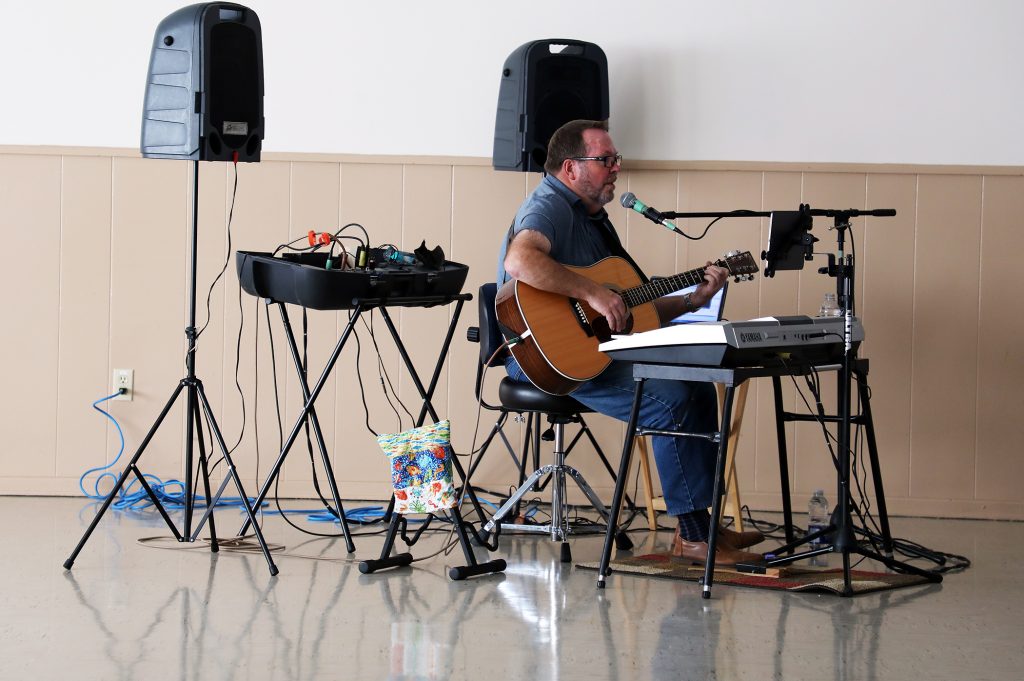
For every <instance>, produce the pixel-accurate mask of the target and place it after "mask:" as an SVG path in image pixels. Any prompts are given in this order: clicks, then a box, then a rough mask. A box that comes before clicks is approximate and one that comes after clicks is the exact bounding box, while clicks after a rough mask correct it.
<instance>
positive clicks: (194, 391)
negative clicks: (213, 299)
mask: <svg viewBox="0 0 1024 681" xmlns="http://www.w3.org/2000/svg"><path fill="white" fill-rule="evenodd" d="M192 177H193V186H192V234H191V251H192V252H191V266H190V268H189V269H190V271H189V274H190V279H189V323H188V326H186V327H185V336H186V338H187V339H188V352H187V354H186V355H185V367H186V376H185V377H184V378H182V379H181V381H180V382H179V383H178V387H177V388H175V389H174V392H173V393H172V394H171V398H170V399H169V400H168V401H167V404H166V405H164V408H163V411H161V412H160V415H159V416H158V417H157V418H156V421H155V422H154V423H153V425H152V427H151V428H150V429H149V432H148V433H146V437H145V438H144V439H143V440H142V444H141V445H139V448H138V450H137V451H136V452H135V455H134V456H132V459H131V461H129V462H128V465H127V466H125V468H124V470H123V471H122V472H121V475H120V476H119V477H118V479H117V482H116V483H115V484H114V488H113V489H112V490H110V494H108V495H107V498H106V499H104V501H103V505H102V506H100V510H99V511H98V512H97V513H96V517H94V518H93V519H92V522H91V523H90V524H89V527H88V529H86V531H85V534H83V535H82V538H81V540H79V542H78V546H76V547H75V550H74V551H72V552H71V555H70V556H69V557H68V559H67V560H65V561H64V569H65V570H70V569H71V566H72V565H74V564H75V559H76V558H77V557H78V554H79V553H81V551H82V549H83V548H84V547H85V544H86V542H87V541H89V537H90V536H91V535H92V533H93V530H95V529H96V526H97V525H99V522H100V519H101V518H102V517H103V514H104V513H106V511H107V509H108V508H110V504H111V503H112V502H113V501H114V497H116V496H117V494H118V492H120V491H121V489H122V488H123V487H124V484H125V482H126V481H127V479H128V476H129V475H132V474H134V475H135V477H136V478H137V479H138V481H139V483H140V484H141V485H142V489H144V490H145V491H146V494H147V495H148V496H149V499H150V501H152V502H153V506H154V507H155V508H156V510H157V512H159V513H160V517H161V518H163V520H164V522H165V523H167V527H168V528H170V530H171V534H172V535H174V538H175V539H176V540H178V541H179V542H186V541H187V542H190V543H194V542H195V541H196V539H197V538H198V537H199V533H200V532H201V531H202V529H203V525H205V524H206V521H207V520H209V521H210V551H211V552H213V553H217V552H218V551H219V550H220V549H219V546H218V545H217V532H216V529H215V527H214V522H213V509H214V507H215V506H216V505H217V502H219V501H220V498H221V495H223V494H224V490H225V489H226V488H227V485H228V483H229V482H234V484H235V489H236V490H237V491H238V496H239V498H240V500H241V503H242V506H244V507H245V513H246V515H247V516H248V520H247V521H246V527H248V526H249V525H250V524H251V525H252V527H253V530H254V532H255V534H256V541H257V542H259V545H260V550H261V551H262V552H263V557H264V558H266V560H267V566H268V567H269V568H270V574H271V576H274V575H276V574H277V573H278V569H277V566H276V565H275V564H274V560H273V559H272V558H271V557H270V550H269V549H268V548H267V542H266V541H265V540H264V539H263V532H262V530H261V529H260V526H259V524H258V523H257V522H256V516H255V514H254V510H255V509H257V508H259V505H260V501H256V502H255V503H253V504H251V505H250V504H249V498H248V496H246V494H245V489H244V488H243V487H242V480H241V479H240V478H239V477H238V471H237V469H236V468H235V464H234V462H233V461H232V460H231V453H230V452H229V451H228V448H227V445H225V444H224V437H223V436H222V435H221V432H220V428H219V427H218V425H217V419H216V418H214V416H213V410H212V409H211V408H210V402H209V400H207V399H206V391H205V390H203V382H202V381H201V380H199V379H198V378H196V340H197V339H198V337H199V333H198V332H197V331H196V262H197V260H198V236H199V161H194V162H193V166H192ZM186 389H187V397H186V402H187V404H186V418H185V471H186V474H185V475H186V477H185V494H184V502H185V517H184V522H183V526H182V530H181V531H180V532H179V531H178V528H177V527H176V526H175V524H174V522H173V521H172V520H171V517H170V516H169V515H168V514H167V511H166V509H164V506H163V504H161V503H160V499H159V498H158V497H157V495H156V493H155V492H153V488H152V487H150V486H149V483H148V482H146V477H145V476H144V475H143V474H142V472H141V471H140V470H139V467H138V462H139V459H141V458H142V454H143V452H145V451H146V447H147V446H148V445H149V442H150V440H152V439H153V436H154V435H156V432H157V430H159V429H160V426H161V425H162V424H163V421H164V419H165V418H166V417H167V414H168V412H170V410H171V407H172V406H173V405H174V403H175V402H176V401H177V400H178V396H179V395H181V392H182V390H186ZM200 404H201V405H202V407H203V413H204V414H205V415H206V420H207V422H208V423H209V424H210V429H211V430H212V432H213V436H214V438H215V439H216V440H217V446H218V447H219V448H220V453H221V456H223V457H224V461H225V462H226V463H227V468H228V474H227V476H226V477H225V478H224V481H223V482H222V483H221V486H220V488H219V489H218V490H217V493H216V494H215V495H213V496H212V497H211V496H210V475H209V470H208V468H207V461H208V458H207V456H206V444H205V442H204V440H203V428H202V419H201V418H200V416H199V405H200ZM193 434H194V435H195V436H196V438H197V439H198V445H199V473H201V474H202V477H203V487H204V490H205V493H206V513H205V514H203V517H202V519H201V520H200V521H199V523H198V524H197V525H196V528H195V530H194V531H193V530H192V529H191V527H192V512H193V510H194V507H195V491H194V485H193V478H192V476H193V472H192V467H193V465H192V453H193Z"/></svg>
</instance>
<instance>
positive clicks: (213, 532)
mask: <svg viewBox="0 0 1024 681" xmlns="http://www.w3.org/2000/svg"><path fill="white" fill-rule="evenodd" d="M192 389H193V388H192V386H189V390H192ZM190 401H191V403H192V405H193V409H192V415H193V417H194V419H195V423H196V436H197V437H198V439H199V466H200V472H201V473H202V476H203V490H204V491H205V492H206V508H207V509H209V510H208V513H209V515H210V551H212V552H213V553H217V552H218V551H220V547H219V546H218V545H217V528H216V526H215V525H214V524H213V507H214V505H215V503H216V502H214V501H213V499H212V498H211V497H210V469H209V467H208V465H207V463H208V462H207V457H206V441H205V440H204V439H203V424H202V421H201V420H200V418H199V405H198V404H197V403H196V400H194V399H193V400H190ZM218 498H219V497H218ZM193 541H194V540H193Z"/></svg>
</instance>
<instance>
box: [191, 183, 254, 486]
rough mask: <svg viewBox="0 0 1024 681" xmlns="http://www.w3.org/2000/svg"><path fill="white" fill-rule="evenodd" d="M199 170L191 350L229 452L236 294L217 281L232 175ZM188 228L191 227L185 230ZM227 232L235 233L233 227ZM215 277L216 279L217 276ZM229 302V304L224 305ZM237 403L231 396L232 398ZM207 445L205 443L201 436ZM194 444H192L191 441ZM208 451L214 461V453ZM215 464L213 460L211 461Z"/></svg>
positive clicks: (233, 432)
mask: <svg viewBox="0 0 1024 681" xmlns="http://www.w3.org/2000/svg"><path fill="white" fill-rule="evenodd" d="M197 167H198V168H199V240H198V245H199V248H198V251H197V267H198V272H199V278H198V282H197V287H196V325H197V327H198V328H199V329H201V330H202V333H201V335H200V336H199V339H198V342H197V345H196V373H197V374H198V376H199V378H200V379H201V380H202V381H203V390H204V391H205V393H206V397H207V399H208V400H209V401H210V406H211V407H212V409H213V413H214V415H215V416H216V418H217V420H218V424H219V426H220V428H221V430H222V431H223V433H222V434H223V436H224V439H225V440H226V441H227V445H228V447H230V446H231V445H232V444H234V442H235V441H236V440H237V436H238V431H239V428H240V427H241V423H234V422H231V421H228V420H227V419H224V418H223V414H224V403H225V399H229V398H227V390H228V389H229V386H230V390H231V391H232V393H234V387H235V386H234V354H235V353H234V344H233V343H232V344H231V348H232V351H231V359H230V360H229V359H228V355H226V354H225V352H224V347H225V342H226V338H227V337H228V336H230V335H231V334H230V332H229V331H228V330H227V329H225V327H224V312H225V305H227V304H231V305H232V306H233V307H237V306H238V301H237V298H238V295H237V294H238V289H235V288H232V289H231V291H230V292H231V294H232V295H231V297H230V298H229V297H228V286H229V284H228V282H229V281H230V277H227V276H225V275H226V274H227V273H226V271H225V275H221V270H222V269H223V268H224V267H225V265H226V264H227V265H230V264H231V263H230V261H231V259H232V256H231V254H230V253H228V239H227V236H228V208H229V206H228V203H229V202H230V200H231V186H232V185H233V184H234V183H233V182H231V181H229V175H232V176H233V175H234V168H235V166H234V165H233V164H231V163H200V164H198V166H197ZM189 227H190V228H191V223H190V224H189ZM232 227H233V228H234V229H233V230H232V231H233V232H235V233H237V224H233V225H232ZM218 275H219V276H218ZM229 301H230V302H229ZM235 398H236V399H237V395H235ZM203 437H204V438H205V439H206V440H207V441H208V438H206V436H205V435H204V436H203ZM197 441H198V440H197ZM211 444H212V447H211V448H212V449H213V450H214V451H215V452H216V453H217V456H218V457H219V455H220V448H219V447H218V446H217V445H216V444H215V443H211ZM215 460H216V459H215ZM223 468H224V466H218V467H217V470H216V476H217V478H218V479H219V476H220V475H222V474H223V470H222V469H223Z"/></svg>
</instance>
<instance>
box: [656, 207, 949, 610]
mask: <svg viewBox="0 0 1024 681" xmlns="http://www.w3.org/2000/svg"><path fill="white" fill-rule="evenodd" d="M801 210H802V211H803V210H806V213H807V215H808V216H820V217H829V218H833V219H834V224H835V230H836V243H837V255H833V254H831V253H830V254H829V255H828V259H829V264H828V266H827V267H823V268H821V269H820V270H819V272H820V273H822V274H827V275H828V276H830V277H833V278H835V279H836V292H837V298H838V299H839V305H840V309H841V310H842V315H843V318H844V320H845V323H844V325H843V361H842V365H841V368H840V371H839V386H838V396H837V410H838V416H837V417H835V418H832V419H829V420H830V421H834V422H836V423H837V424H838V426H837V427H838V434H837V438H836V439H837V441H838V446H839V456H838V462H837V468H838V470H837V479H838V488H839V489H838V491H839V505H838V507H837V508H836V509H835V511H834V512H833V513H832V517H831V519H830V523H829V526H828V527H826V528H824V529H822V530H820V531H817V532H814V533H811V534H808V535H807V536H805V537H804V538H802V539H800V540H797V541H793V542H790V543H788V544H786V545H785V546H782V547H780V548H778V549H776V550H775V552H773V553H774V554H778V553H791V552H792V550H793V549H795V548H797V547H798V546H802V545H803V544H806V543H808V542H810V541H813V540H815V539H818V538H825V539H826V540H830V541H831V542H832V543H831V544H830V545H827V546H822V547H820V548H817V549H812V550H810V551H804V552H802V553H797V554H793V555H789V556H784V557H782V558H775V557H774V556H773V554H766V555H768V556H773V557H772V558H770V559H768V560H766V561H765V562H764V563H763V564H760V563H759V564H757V565H756V566H750V567H752V568H754V567H756V568H758V569H757V570H756V571H761V572H763V570H760V569H759V568H767V567H780V566H783V565H789V564H790V563H794V562H796V561H798V560H802V559H804V558H811V557H813V556H818V555H822V554H826V553H840V554H842V556H843V592H842V595H843V596H850V595H853V593H854V590H853V584H852V580H851V575H850V555H851V554H856V555H859V556H862V557H864V558H870V559H872V560H875V561H878V562H880V563H882V564H884V565H885V566H886V567H887V568H889V569H891V570H894V571H896V572H904V573H910V574H914V575H917V576H919V577H923V578H924V579H927V580H928V581H929V582H933V583H938V582H941V581H942V575H941V574H937V573H933V572H928V571H927V570H923V569H921V568H919V567H917V566H915V565H910V564H908V563H905V562H902V561H898V560H896V559H894V558H893V557H892V554H891V546H892V540H891V537H889V536H886V537H884V538H883V539H884V540H886V541H885V550H886V553H887V554H888V555H884V556H883V555H882V554H880V553H878V552H876V551H874V550H872V549H869V548H867V547H866V546H865V545H864V544H862V543H860V542H858V541H857V539H856V537H855V536H854V527H853V520H852V517H851V516H852V502H851V496H850V466H851V461H850V458H851V457H850V453H851V452H850V424H851V413H850V389H851V387H852V376H853V373H854V369H853V366H854V362H855V361H856V357H855V354H856V352H855V351H854V349H853V340H852V337H853V290H854V287H853V281H854V267H853V265H854V261H853V255H852V254H846V253H845V252H844V247H845V239H846V230H848V229H849V228H850V219H851V218H854V217H860V216H874V217H892V216H894V215H896V211H895V210H893V209H891V208H879V209H874V210H857V209H855V208H851V209H848V210H832V209H812V208H810V206H801ZM771 215H772V213H771V212H769V211H753V210H734V211H728V212H721V211H719V212H696V213H692V212H688V213H680V212H674V211H666V212H662V213H660V216H661V218H663V220H674V219H679V218H725V217H771ZM662 224H664V222H662ZM808 225H809V223H808ZM668 228H669V229H670V230H672V231H675V232H678V231H679V230H678V229H676V228H675V226H671V227H668ZM807 258H808V259H809V258H810V253H809V249H808V253H807ZM865 380H866V379H865ZM874 465H875V466H876V467H877V461H875V462H874ZM874 474H875V481H876V486H879V485H880V484H881V483H880V481H881V473H880V471H877V470H876V471H874ZM876 492H877V490H876ZM877 493H879V494H880V492H877ZM787 503H788V502H787ZM881 512H882V513H883V514H884V509H883V510H882V511H881ZM712 522H717V519H716V518H713V519H712ZM883 524H884V527H885V528H886V529H887V528H888V519H887V518H883ZM885 534H886V535H888V531H886V532H885Z"/></svg>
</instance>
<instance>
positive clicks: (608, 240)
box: [590, 211, 650, 284]
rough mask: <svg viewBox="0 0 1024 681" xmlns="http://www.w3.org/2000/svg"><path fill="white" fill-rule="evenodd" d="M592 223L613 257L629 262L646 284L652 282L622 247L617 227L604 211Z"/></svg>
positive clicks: (591, 219)
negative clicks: (616, 230)
mask: <svg viewBox="0 0 1024 681" xmlns="http://www.w3.org/2000/svg"><path fill="white" fill-rule="evenodd" d="M590 223H591V224H592V225H594V228H595V229H597V231H598V232H599V233H600V234H601V238H602V239H604V243H605V245H606V246H608V250H610V251H611V252H612V255H615V256H618V257H620V258H622V259H623V260H625V261H626V262H628V263H629V264H630V266H631V267H632V268H633V269H634V270H635V271H636V273H637V275H638V276H639V277H640V279H641V280H642V281H643V282H644V283H645V284H646V283H648V282H649V281H650V279H648V278H647V275H646V274H644V271H643V270H642V269H640V266H639V265H637V264H636V261H635V260H633V258H632V257H630V255H629V253H627V252H626V249H625V248H623V247H622V242H621V241H619V235H618V234H617V233H616V232H615V227H614V226H612V221H611V220H609V219H608V213H607V212H605V211H602V214H601V215H599V216H592V217H591V218H590Z"/></svg>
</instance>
